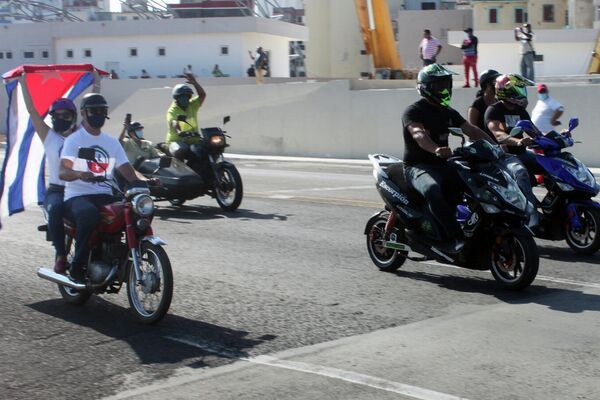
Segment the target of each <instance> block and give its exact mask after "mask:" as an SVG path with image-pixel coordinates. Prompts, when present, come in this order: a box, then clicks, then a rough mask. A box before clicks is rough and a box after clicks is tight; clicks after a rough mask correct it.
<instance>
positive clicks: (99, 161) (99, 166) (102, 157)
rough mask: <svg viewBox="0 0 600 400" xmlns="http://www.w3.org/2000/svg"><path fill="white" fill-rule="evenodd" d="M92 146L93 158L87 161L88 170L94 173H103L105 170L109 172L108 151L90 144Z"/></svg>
mask: <svg viewBox="0 0 600 400" xmlns="http://www.w3.org/2000/svg"><path fill="white" fill-rule="evenodd" d="M92 148H93V149H94V151H95V156H94V158H95V160H94V161H89V160H88V161H87V167H88V170H89V171H90V172H93V173H94V174H103V173H104V172H105V171H107V172H110V171H108V167H109V165H110V157H109V155H108V152H107V151H106V150H104V149H103V148H102V147H100V146H92Z"/></svg>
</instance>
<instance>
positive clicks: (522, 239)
mask: <svg viewBox="0 0 600 400" xmlns="http://www.w3.org/2000/svg"><path fill="white" fill-rule="evenodd" d="M492 240H493V243H492V246H491V249H490V261H491V266H490V270H491V272H492V275H493V276H494V279H495V280H496V282H498V283H499V284H500V285H501V286H502V287H503V288H505V289H511V290H521V289H524V288H526V287H527V286H529V285H531V282H533V280H534V279H535V277H536V275H537V272H538V268H539V263H540V258H539V254H538V250H537V246H536V244H535V241H534V240H533V237H531V236H529V235H514V234H512V235H506V236H501V237H500V239H498V240H497V239H496V238H493V239H492Z"/></svg>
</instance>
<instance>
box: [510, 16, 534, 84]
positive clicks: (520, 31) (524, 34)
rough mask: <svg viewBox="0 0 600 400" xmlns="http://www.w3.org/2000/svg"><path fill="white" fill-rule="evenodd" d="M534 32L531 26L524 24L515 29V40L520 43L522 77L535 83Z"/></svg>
mask: <svg viewBox="0 0 600 400" xmlns="http://www.w3.org/2000/svg"><path fill="white" fill-rule="evenodd" d="M533 37H534V34H533V31H532V30H531V25H530V24H523V26H519V27H516V28H515V40H516V41H517V42H519V43H520V46H519V54H521V75H522V76H523V77H525V78H527V79H529V80H530V81H534V82H535V73H534V70H533V61H534V58H535V50H534V49H533Z"/></svg>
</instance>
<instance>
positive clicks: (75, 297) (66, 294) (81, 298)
mask: <svg viewBox="0 0 600 400" xmlns="http://www.w3.org/2000/svg"><path fill="white" fill-rule="evenodd" d="M65 248H66V250H67V261H68V262H69V264H70V263H71V261H72V260H73V254H75V239H73V238H72V237H70V236H69V235H65ZM58 291H59V292H60V295H61V296H62V298H63V300H64V301H65V302H66V303H67V304H71V305H74V306H81V305H83V304H85V302H86V301H88V299H89V298H90V296H91V295H92V293H91V292H89V291H87V290H86V291H83V292H79V291H77V290H74V289H71V288H70V287H67V286H63V285H58Z"/></svg>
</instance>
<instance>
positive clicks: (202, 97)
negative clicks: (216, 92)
mask: <svg viewBox="0 0 600 400" xmlns="http://www.w3.org/2000/svg"><path fill="white" fill-rule="evenodd" d="M185 77H186V78H187V82H186V83H189V84H190V85H193V86H194V89H196V93H198V97H199V98H200V105H202V103H204V100H205V99H206V92H205V91H204V89H203V88H202V86H200V84H199V83H198V81H197V80H196V77H194V75H192V74H185Z"/></svg>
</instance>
